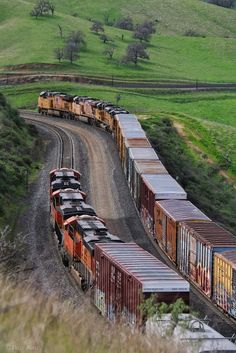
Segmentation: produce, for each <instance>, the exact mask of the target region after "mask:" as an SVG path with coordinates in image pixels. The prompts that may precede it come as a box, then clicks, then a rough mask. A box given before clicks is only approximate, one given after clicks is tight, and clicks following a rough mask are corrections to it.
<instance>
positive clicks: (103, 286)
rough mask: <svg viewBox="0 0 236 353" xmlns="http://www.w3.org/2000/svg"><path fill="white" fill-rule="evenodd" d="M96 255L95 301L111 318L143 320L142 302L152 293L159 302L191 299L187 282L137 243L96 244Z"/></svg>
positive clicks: (126, 320) (139, 321)
mask: <svg viewBox="0 0 236 353" xmlns="http://www.w3.org/2000/svg"><path fill="white" fill-rule="evenodd" d="M94 255H95V295H94V303H95V305H96V306H97V308H98V309H99V310H100V312H101V313H102V315H103V316H105V317H107V318H108V319H110V320H113V321H120V320H122V321H123V320H124V321H125V322H128V323H130V324H134V325H139V324H141V323H142V314H141V309H140V304H141V303H142V301H143V299H146V298H148V297H149V296H150V295H151V294H152V293H155V294H157V300H158V301H159V302H166V303H168V304H169V303H173V302H175V301H176V299H177V298H183V300H184V301H185V302H186V303H188V300H189V284H188V282H187V281H185V280H184V279H183V278H182V277H181V276H179V275H178V274H177V273H176V272H175V271H174V270H172V269H170V268H169V267H168V266H166V265H164V264H163V263H162V262H161V261H159V260H157V259H156V258H155V257H154V256H152V255H151V254H149V253H148V252H147V251H145V250H143V249H142V248H141V247H139V246H138V245H137V244H135V243H126V244H96V246H95V250H94Z"/></svg>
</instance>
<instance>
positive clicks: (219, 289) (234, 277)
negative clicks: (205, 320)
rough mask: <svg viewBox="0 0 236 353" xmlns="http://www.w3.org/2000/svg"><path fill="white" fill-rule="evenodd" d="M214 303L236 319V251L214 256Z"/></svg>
mask: <svg viewBox="0 0 236 353" xmlns="http://www.w3.org/2000/svg"><path fill="white" fill-rule="evenodd" d="M213 301H214V302H215V303H217V305H219V306H220V307H221V308H222V309H223V310H225V311H226V312H227V313H228V314H230V315H231V316H233V317H234V318H235V319H236V251H225V252H222V253H215V254H214V277H213Z"/></svg>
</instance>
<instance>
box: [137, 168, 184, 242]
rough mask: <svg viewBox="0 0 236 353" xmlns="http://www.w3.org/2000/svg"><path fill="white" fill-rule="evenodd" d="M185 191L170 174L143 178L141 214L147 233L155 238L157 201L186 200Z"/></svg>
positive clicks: (149, 175)
mask: <svg viewBox="0 0 236 353" xmlns="http://www.w3.org/2000/svg"><path fill="white" fill-rule="evenodd" d="M186 198H187V194H186V192H185V191H184V189H183V188H182V187H181V186H180V185H179V184H178V183H177V181H176V180H175V179H174V178H172V177H171V176H170V175H169V174H143V175H142V176H141V193H140V214H141V219H142V222H143V225H144V227H145V229H146V230H147V232H148V233H149V234H150V235H152V236H153V237H154V206H155V202H156V201H157V200H175V199H176V200H185V199H186Z"/></svg>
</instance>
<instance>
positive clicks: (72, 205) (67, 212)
mask: <svg viewBox="0 0 236 353" xmlns="http://www.w3.org/2000/svg"><path fill="white" fill-rule="evenodd" d="M58 210H59V212H60V213H61V214H62V216H63V218H66V219H67V218H69V217H71V216H80V215H84V214H86V215H90V216H96V212H95V211H94V209H93V208H92V206H90V205H88V204H87V203H85V202H84V201H81V200H79V201H77V202H76V201H71V202H70V201H68V202H65V203H63V205H61V206H59V207H58Z"/></svg>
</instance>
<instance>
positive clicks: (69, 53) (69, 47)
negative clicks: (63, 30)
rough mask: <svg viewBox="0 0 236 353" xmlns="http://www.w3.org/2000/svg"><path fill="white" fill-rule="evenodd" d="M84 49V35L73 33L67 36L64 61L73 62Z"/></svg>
mask: <svg viewBox="0 0 236 353" xmlns="http://www.w3.org/2000/svg"><path fill="white" fill-rule="evenodd" d="M85 47H86V41H85V36H84V33H83V32H81V31H73V32H71V33H70V34H69V36H68V37H67V39H66V41H65V47H64V55H63V57H64V58H65V59H68V60H70V62H71V64H72V63H73V61H75V60H76V59H78V58H79V52H80V50H82V49H83V48H85Z"/></svg>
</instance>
